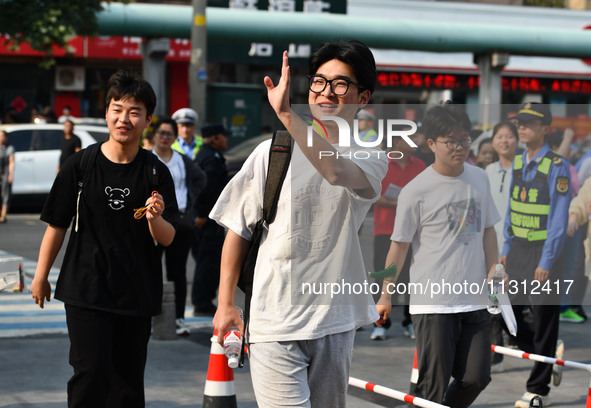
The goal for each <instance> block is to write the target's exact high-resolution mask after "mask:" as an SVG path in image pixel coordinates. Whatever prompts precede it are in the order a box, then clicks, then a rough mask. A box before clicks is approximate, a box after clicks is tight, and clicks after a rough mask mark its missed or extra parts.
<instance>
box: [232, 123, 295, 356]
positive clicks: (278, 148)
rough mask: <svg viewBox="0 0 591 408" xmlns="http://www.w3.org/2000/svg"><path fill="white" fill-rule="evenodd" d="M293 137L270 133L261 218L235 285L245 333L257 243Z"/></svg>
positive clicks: (274, 201)
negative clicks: (241, 298)
mask: <svg viewBox="0 0 591 408" xmlns="http://www.w3.org/2000/svg"><path fill="white" fill-rule="evenodd" d="M292 143H293V140H292V138H291V135H290V134H289V132H288V131H286V130H278V131H276V132H275V134H273V141H272V142H271V148H270V150H269V165H268V167H267V180H266V181H265V193H264V196H263V218H261V219H260V220H259V221H258V222H257V224H256V226H255V229H254V231H253V239H252V241H251V243H250V247H249V249H248V253H247V255H246V259H245V260H244V265H243V266H242V273H241V274H240V278H239V280H238V286H239V287H240V289H242V291H243V292H244V295H245V296H244V315H243V318H244V328H245V330H244V332H245V333H248V321H249V320H250V300H251V298H252V284H253V280H254V268H255V265H256V258H257V255H258V252H259V245H260V244H261V239H262V235H263V230H264V229H266V228H268V225H269V224H271V223H272V222H273V220H274V219H275V214H276V212H277V202H278V201H279V194H280V193H281V187H282V186H283V181H284V180H285V175H286V174H287V168H288V167H289V161H290V160H291V150H292ZM245 344H246V336H243V337H242V349H241V353H240V360H239V363H238V365H239V367H242V366H244V346H245Z"/></svg>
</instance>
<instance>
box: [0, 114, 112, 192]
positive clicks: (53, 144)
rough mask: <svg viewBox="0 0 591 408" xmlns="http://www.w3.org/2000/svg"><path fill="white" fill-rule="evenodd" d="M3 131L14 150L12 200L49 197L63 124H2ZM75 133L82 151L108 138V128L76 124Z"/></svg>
mask: <svg viewBox="0 0 591 408" xmlns="http://www.w3.org/2000/svg"><path fill="white" fill-rule="evenodd" d="M0 129H2V130H5V131H6V133H7V134H8V143H9V144H10V145H12V146H14V150H15V154H14V180H13V182H12V195H13V197H15V198H17V196H25V195H26V196H29V195H31V196H47V194H49V191H50V190H51V186H52V185H53V180H54V179H55V176H56V171H57V166H58V162H59V157H60V154H61V144H62V139H63V138H64V125H63V124H62V123H56V124H54V123H44V124H34V123H30V124H10V125H9V124H7V125H0ZM74 134H75V135H76V136H78V137H79V138H80V141H81V142H82V148H85V147H86V146H88V145H91V144H93V143H96V142H103V141H106V140H108V139H109V129H108V128H107V127H106V126H86V125H76V126H75V127H74Z"/></svg>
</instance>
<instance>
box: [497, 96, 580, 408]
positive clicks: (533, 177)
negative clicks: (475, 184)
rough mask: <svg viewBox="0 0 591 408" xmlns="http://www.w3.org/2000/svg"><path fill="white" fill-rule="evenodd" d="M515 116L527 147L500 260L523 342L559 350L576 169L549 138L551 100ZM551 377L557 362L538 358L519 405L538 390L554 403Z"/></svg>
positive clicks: (529, 348) (544, 350) (538, 350)
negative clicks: (529, 314) (528, 312)
mask: <svg viewBox="0 0 591 408" xmlns="http://www.w3.org/2000/svg"><path fill="white" fill-rule="evenodd" d="M514 119H515V120H516V125H517V129H518V133H519V141H520V142H522V143H524V144H525V145H526V150H525V151H524V152H523V154H522V155H521V156H516V157H515V161H514V164H513V180H512V182H511V192H510V200H509V208H508V210H507V215H506V217H505V225H504V235H505V244H504V246H503V250H502V253H501V254H502V255H501V258H500V260H499V262H500V263H502V264H504V265H505V266H506V271H507V274H508V275H509V282H508V291H509V294H510V297H511V303H512V305H513V311H514V313H515V317H516V320H517V338H516V340H517V344H518V346H519V348H520V349H522V350H524V351H526V352H529V353H535V354H541V355H545V356H553V355H554V353H555V351H556V345H557V341H558V324H559V320H558V319H559V314H560V295H561V293H560V288H561V287H562V286H561V282H560V280H561V277H562V264H563V257H561V253H562V249H563V246H564V242H565V239H566V228H567V223H568V208H569V205H570V200H571V191H570V172H569V166H568V162H566V161H565V160H564V159H563V158H562V157H560V156H559V155H557V154H556V153H554V152H553V151H552V150H551V149H550V147H549V146H548V145H547V144H546V143H545V136H546V135H547V134H548V132H549V130H550V124H551V123H552V114H551V113H550V110H549V109H548V107H547V106H546V105H543V104H537V103H525V104H523V105H522V106H521V108H520V110H519V112H518V114H517V116H515V118H514ZM530 304H531V305H532V308H533V317H534V321H533V327H532V326H530V325H528V324H527V323H526V322H525V321H524V318H523V310H524V308H525V307H526V306H529V305H530ZM551 378H552V365H549V364H543V363H537V362H536V363H535V364H534V367H533V368H532V370H531V373H530V376H529V379H528V380H527V385H526V389H527V392H526V393H525V394H524V395H523V396H522V397H521V399H519V400H517V401H516V402H515V407H518V408H519V407H529V403H530V400H531V399H532V398H533V397H535V396H536V395H537V396H540V398H541V399H542V402H543V403H544V406H548V405H549V404H550V401H549V397H548V393H549V392H550V387H549V384H550V381H551ZM555 385H557V384H556V382H555Z"/></svg>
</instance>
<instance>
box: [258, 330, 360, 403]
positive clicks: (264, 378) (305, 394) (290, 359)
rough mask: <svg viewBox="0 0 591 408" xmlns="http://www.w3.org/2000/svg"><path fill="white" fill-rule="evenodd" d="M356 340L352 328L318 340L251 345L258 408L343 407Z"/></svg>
mask: <svg viewBox="0 0 591 408" xmlns="http://www.w3.org/2000/svg"><path fill="white" fill-rule="evenodd" d="M354 340H355V330H351V331H348V332H344V333H337V334H331V335H328V336H325V337H322V338H320V339H315V340H300V341H280V342H269V343H253V344H251V345H250V352H249V362H250V371H251V377H252V384H253V388H254V393H255V396H256V400H257V404H258V406H259V408H277V407H302V408H304V407H305V408H331V407H335V408H337V407H338V408H340V407H344V406H345V400H346V396H347V385H348V382H349V369H350V367H351V357H352V351H353V342H354Z"/></svg>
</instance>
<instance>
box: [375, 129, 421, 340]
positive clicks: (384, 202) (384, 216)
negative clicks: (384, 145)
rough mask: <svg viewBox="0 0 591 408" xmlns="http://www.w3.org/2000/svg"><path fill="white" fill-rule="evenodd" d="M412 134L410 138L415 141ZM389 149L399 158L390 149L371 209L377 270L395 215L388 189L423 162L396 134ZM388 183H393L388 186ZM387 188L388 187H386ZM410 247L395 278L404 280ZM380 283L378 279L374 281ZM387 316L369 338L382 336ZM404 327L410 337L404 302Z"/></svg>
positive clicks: (412, 174)
mask: <svg viewBox="0 0 591 408" xmlns="http://www.w3.org/2000/svg"><path fill="white" fill-rule="evenodd" d="M415 135H416V133H415V134H414V135H412V136H411V139H412V140H413V141H414V142H415V144H416V143H417V140H416V138H415ZM391 150H392V152H394V151H397V152H400V153H402V157H401V158H397V157H398V155H396V154H394V153H392V154H390V157H392V158H390V159H389V160H388V173H387V174H386V177H384V179H383V180H382V195H381V196H380V198H379V199H378V201H376V203H375V205H374V209H373V217H374V228H373V235H374V241H373V242H374V245H373V266H374V270H376V271H379V270H382V269H384V267H385V262H386V255H387V254H388V249H389V248H390V236H391V235H392V231H393V230H394V219H395V218H396V204H397V202H398V198H397V197H398V196H397V195H395V197H394V196H392V195H391V194H390V193H391V192H393V191H396V190H398V191H399V189H398V188H396V187H399V188H402V187H404V186H405V185H406V184H407V183H408V182H410V181H411V180H412V179H413V178H415V177H416V176H417V175H418V174H419V173H420V172H422V171H423V170H425V168H426V166H425V163H424V162H423V161H422V160H421V159H419V158H418V157H416V156H414V155H413V152H414V151H415V150H416V148H414V147H411V146H409V145H408V143H406V142H405V141H404V140H403V139H402V138H401V137H396V138H394V139H393V141H392V149H391ZM390 185H393V186H392V187H390ZM388 190H390V191H388ZM410 258H411V251H409V253H408V255H407V258H406V261H405V262H404V266H403V267H402V269H401V270H400V271H398V273H399V275H400V277H399V278H398V282H408V269H409V266H410ZM378 283H380V285H381V282H378ZM391 324H392V323H391V321H390V318H388V319H387V320H386V321H385V322H384V323H383V324H382V327H379V326H375V327H374V330H373V332H372V333H371V336H370V338H371V339H372V340H385V339H386V329H388V328H389V327H390V326H391ZM402 326H403V327H404V334H405V335H406V336H408V337H410V338H411V339H414V337H415V335H414V329H413V327H412V323H411V320H410V313H409V312H408V304H406V305H405V306H404V319H403V321H402Z"/></svg>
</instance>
